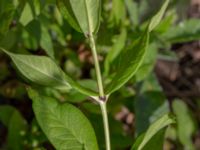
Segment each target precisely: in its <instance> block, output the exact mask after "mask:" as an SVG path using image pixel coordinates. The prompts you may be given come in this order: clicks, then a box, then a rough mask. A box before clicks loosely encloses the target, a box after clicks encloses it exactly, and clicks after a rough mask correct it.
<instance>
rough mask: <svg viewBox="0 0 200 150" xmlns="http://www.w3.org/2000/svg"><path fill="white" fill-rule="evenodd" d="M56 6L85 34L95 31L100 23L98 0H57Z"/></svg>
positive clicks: (73, 25) (99, 3) (99, 4)
mask: <svg viewBox="0 0 200 150" xmlns="http://www.w3.org/2000/svg"><path fill="white" fill-rule="evenodd" d="M57 4H58V7H59V8H60V10H61V13H62V15H63V16H64V17H66V18H67V20H68V22H69V23H70V24H71V26H72V27H74V28H75V29H76V30H78V31H80V30H81V31H82V32H83V33H84V34H85V35H87V34H91V33H94V34H95V33H97V31H98V28H99V25H100V13H101V1H100V0H57Z"/></svg>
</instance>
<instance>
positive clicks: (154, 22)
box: [149, 0, 170, 31]
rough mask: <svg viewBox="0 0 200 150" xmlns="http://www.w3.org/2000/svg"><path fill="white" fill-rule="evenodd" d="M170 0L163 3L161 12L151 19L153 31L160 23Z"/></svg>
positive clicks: (150, 26)
mask: <svg viewBox="0 0 200 150" xmlns="http://www.w3.org/2000/svg"><path fill="white" fill-rule="evenodd" d="M169 2H170V0H165V3H164V4H163V5H162V7H161V9H160V10H159V12H158V13H157V14H156V15H155V16H154V17H153V18H152V19H151V22H150V24H149V31H152V30H153V29H154V28H155V27H156V26H157V25H158V24H159V23H160V21H161V19H162V17H163V15H164V13H165V11H166V9H167V6H168V4H169Z"/></svg>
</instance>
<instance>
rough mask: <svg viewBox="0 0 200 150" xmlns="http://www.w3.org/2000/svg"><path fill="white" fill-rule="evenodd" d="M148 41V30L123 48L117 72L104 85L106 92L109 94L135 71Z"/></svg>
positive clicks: (141, 59)
mask: <svg viewBox="0 0 200 150" xmlns="http://www.w3.org/2000/svg"><path fill="white" fill-rule="evenodd" d="M148 42H149V32H148V30H146V31H145V33H144V34H143V35H142V36H141V37H140V39H139V40H137V41H135V42H134V43H133V44H132V45H131V46H130V47H129V48H128V49H126V50H124V51H123V52H122V54H121V59H120V60H119V65H118V67H117V69H116V70H117V73H116V74H115V76H114V77H113V80H112V81H111V83H110V84H109V85H108V86H107V87H106V94H110V93H112V92H114V91H116V90H118V89H119V88H120V87H121V86H123V85H124V84H125V83H126V82H127V81H128V80H129V79H130V78H131V77H132V76H133V75H134V74H135V73H136V71H137V69H138V68H139V66H140V65H141V63H142V61H143V57H144V54H145V51H146V47H147V45H148Z"/></svg>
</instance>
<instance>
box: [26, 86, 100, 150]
mask: <svg viewBox="0 0 200 150" xmlns="http://www.w3.org/2000/svg"><path fill="white" fill-rule="evenodd" d="M28 92H29V96H30V98H31V99H32V100H33V110H34V113H35V115H36V119H37V121H38V123H39V125H40V127H41V128H42V130H43V131H44V133H45V134H46V136H47V137H48V139H49V140H50V141H51V143H52V144H53V145H54V147H55V148H56V149H57V150H98V145H97V140H96V137H95V133H94V130H93V128H92V126H91V124H90V122H89V121H88V119H87V118H86V117H85V116H84V115H83V114H82V112H81V111H79V110H78V109H77V108H76V107H74V106H73V105H71V104H67V103H66V104H60V103H58V102H57V101H56V100H55V99H52V98H49V97H44V96H41V95H39V94H38V93H37V92H36V91H34V90H31V89H29V90H28Z"/></svg>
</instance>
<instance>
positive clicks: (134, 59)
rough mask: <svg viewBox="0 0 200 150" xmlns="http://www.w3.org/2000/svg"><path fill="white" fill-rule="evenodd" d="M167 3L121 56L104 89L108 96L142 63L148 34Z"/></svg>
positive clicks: (158, 19) (159, 19)
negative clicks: (112, 75)
mask: <svg viewBox="0 0 200 150" xmlns="http://www.w3.org/2000/svg"><path fill="white" fill-rule="evenodd" d="M168 3H169V0H167V1H166V2H165V3H164V4H163V6H162V8H161V9H160V10H159V11H158V13H157V14H156V15H155V16H154V17H153V18H152V19H151V21H150V23H149V26H148V27H147V29H146V30H145V31H144V33H143V34H142V35H141V36H140V37H139V39H138V40H136V41H134V42H133V43H132V44H131V45H130V46H129V47H128V48H127V49H125V50H124V51H123V52H122V54H121V59H120V60H119V65H118V67H117V69H116V74H115V76H114V77H113V80H112V81H111V83H110V84H109V85H108V86H107V87H106V94H110V93H112V92H114V91H116V90H118V89H119V88H120V87H121V86H123V85H124V84H125V83H126V82H127V81H128V80H129V79H131V77H132V76H133V75H134V74H135V73H136V72H137V70H138V68H139V67H140V65H141V64H142V62H143V59H144V56H145V52H146V48H147V46H148V43H149V34H150V32H151V31H152V30H153V29H154V28H155V27H156V26H157V25H158V24H159V22H160V21H161V18H162V16H163V14H164V12H165V10H166V7H167V5H168Z"/></svg>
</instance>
